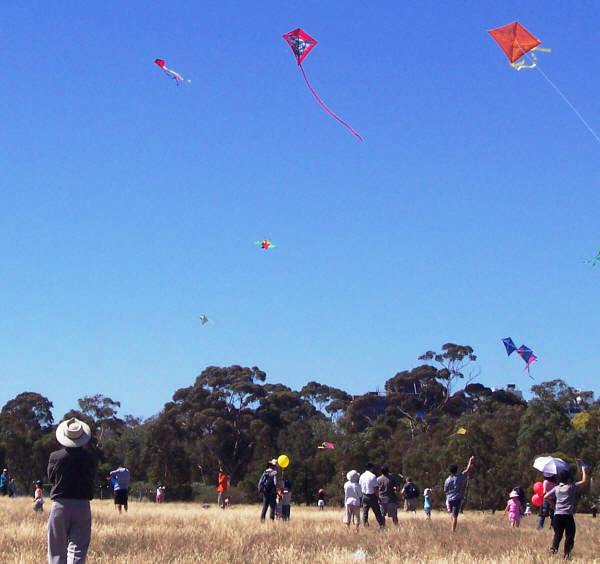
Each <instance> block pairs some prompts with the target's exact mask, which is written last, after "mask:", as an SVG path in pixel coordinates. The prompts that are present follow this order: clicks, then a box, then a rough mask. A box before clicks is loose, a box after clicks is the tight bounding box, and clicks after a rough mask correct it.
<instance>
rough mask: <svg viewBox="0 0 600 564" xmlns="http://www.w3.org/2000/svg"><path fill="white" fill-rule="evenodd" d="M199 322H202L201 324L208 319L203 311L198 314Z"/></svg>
mask: <svg viewBox="0 0 600 564" xmlns="http://www.w3.org/2000/svg"><path fill="white" fill-rule="evenodd" d="M199 319H200V323H202V325H206V324H207V323H208V322H209V321H210V319H208V317H206V315H204V314H203V313H201V314H200V317H199Z"/></svg>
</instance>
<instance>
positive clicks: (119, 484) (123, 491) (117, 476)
mask: <svg viewBox="0 0 600 564" xmlns="http://www.w3.org/2000/svg"><path fill="white" fill-rule="evenodd" d="M109 476H110V479H111V480H112V481H113V484H114V486H113V492H114V496H115V507H116V508H117V509H118V510H119V513H121V508H122V509H125V513H127V508H128V501H129V478H130V476H129V470H127V468H125V466H119V467H118V468H117V469H116V470H113V471H112V472H111V473H110V474H109Z"/></svg>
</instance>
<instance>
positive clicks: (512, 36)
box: [488, 22, 542, 64]
mask: <svg viewBox="0 0 600 564" xmlns="http://www.w3.org/2000/svg"><path fill="white" fill-rule="evenodd" d="M488 33H489V34H490V35H491V36H492V37H493V38H494V39H495V40H496V43H498V45H500V49H502V50H503V51H504V53H505V54H506V56H507V57H508V60H509V61H510V62H511V64H512V63H514V62H515V61H517V60H518V59H520V58H521V57H523V56H524V55H526V54H527V53H529V51H531V50H533V49H535V48H536V47H537V46H538V45H541V43H542V42H541V41H540V40H539V39H538V38H537V37H536V36H535V35H533V34H532V33H530V32H529V31H527V30H526V29H525V28H524V27H523V26H522V25H521V24H520V23H519V22H513V23H509V24H506V25H503V26H502V27H497V28H496V29H492V30H490V31H488Z"/></svg>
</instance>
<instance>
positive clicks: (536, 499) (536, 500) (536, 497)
mask: <svg viewBox="0 0 600 564" xmlns="http://www.w3.org/2000/svg"><path fill="white" fill-rule="evenodd" d="M531 503H532V504H533V505H535V506H536V507H539V506H540V505H542V496H541V495H538V494H533V497H532V498H531Z"/></svg>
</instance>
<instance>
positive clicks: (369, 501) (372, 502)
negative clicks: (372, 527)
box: [362, 494, 385, 527]
mask: <svg viewBox="0 0 600 564" xmlns="http://www.w3.org/2000/svg"><path fill="white" fill-rule="evenodd" d="M362 504H363V523H364V524H365V525H367V524H368V523H369V509H372V510H373V514H374V515H375V519H377V522H378V523H379V526H380V527H385V519H384V518H383V515H382V514H381V509H380V508H379V499H377V496H376V495H375V494H365V495H363V498H362Z"/></svg>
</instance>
